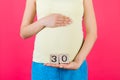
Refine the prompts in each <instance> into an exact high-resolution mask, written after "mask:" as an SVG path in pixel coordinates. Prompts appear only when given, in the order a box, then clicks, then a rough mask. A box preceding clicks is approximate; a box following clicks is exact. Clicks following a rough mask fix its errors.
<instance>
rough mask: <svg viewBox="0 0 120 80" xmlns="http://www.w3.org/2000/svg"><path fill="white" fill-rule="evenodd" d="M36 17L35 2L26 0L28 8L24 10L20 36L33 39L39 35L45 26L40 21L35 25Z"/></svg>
mask: <svg viewBox="0 0 120 80" xmlns="http://www.w3.org/2000/svg"><path fill="white" fill-rule="evenodd" d="M35 15H36V2H35V0H26V7H25V10H24V15H23V19H22V23H21V28H20V36H21V37H22V38H23V39H26V38H28V37H31V36H32V35H34V34H36V33H38V32H39V31H41V30H42V29H43V28H44V26H43V25H42V24H41V23H40V22H39V21H36V22H34V23H33V20H34V17H35Z"/></svg>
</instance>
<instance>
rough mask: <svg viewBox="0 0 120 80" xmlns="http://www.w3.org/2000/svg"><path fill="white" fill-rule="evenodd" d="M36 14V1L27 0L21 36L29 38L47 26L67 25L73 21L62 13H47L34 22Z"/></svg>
mask: <svg viewBox="0 0 120 80" xmlns="http://www.w3.org/2000/svg"><path fill="white" fill-rule="evenodd" d="M35 14H36V1H35V0H27V2H26V7H25V11H24V15H23V20H22V23H21V29H20V36H21V37H22V38H23V39H26V38H29V37H31V36H33V35H35V34H37V33H38V32H39V31H41V30H42V29H43V28H45V27H51V28H54V27H63V26H64V27H65V26H66V25H68V24H70V23H71V22H72V21H71V19H70V18H69V17H67V16H64V15H62V14H57V13H53V14H50V15H47V16H45V17H43V18H41V19H39V20H37V21H36V22H33V19H34V17H35Z"/></svg>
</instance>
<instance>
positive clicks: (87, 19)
mask: <svg viewBox="0 0 120 80" xmlns="http://www.w3.org/2000/svg"><path fill="white" fill-rule="evenodd" d="M84 10H85V12H84V17H83V20H84V24H85V26H86V38H85V41H84V43H83V46H82V48H81V50H80V51H79V53H78V55H77V56H76V58H75V61H77V62H79V64H80V65H81V64H82V62H83V61H84V60H85V58H86V57H87V55H88V54H89V52H90V50H91V49H92V47H93V45H94V43H95V41H96V39H97V26H96V19H95V14H94V8H93V4H92V0H84Z"/></svg>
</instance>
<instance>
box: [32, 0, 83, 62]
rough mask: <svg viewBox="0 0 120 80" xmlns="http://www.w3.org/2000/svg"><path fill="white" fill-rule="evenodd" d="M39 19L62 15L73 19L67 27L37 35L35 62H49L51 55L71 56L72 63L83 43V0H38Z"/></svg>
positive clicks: (45, 30) (44, 30) (42, 31)
mask: <svg viewBox="0 0 120 80" xmlns="http://www.w3.org/2000/svg"><path fill="white" fill-rule="evenodd" d="M36 10H37V19H40V18H42V17H45V16H47V15H49V14H52V13H60V14H63V15H65V16H68V17H70V18H71V19H72V23H71V24H69V25H66V26H65V27H56V28H48V27H45V28H44V29H43V30H41V31H40V32H39V33H37V34H36V37H35V43H34V51H33V61H36V62H44V63H45V62H49V61H50V59H49V56H50V54H69V60H70V61H72V60H73V59H74V57H75V56H76V54H77V53H78V51H79V49H80V47H81V45H82V42H83V32H82V16H83V11H84V9H83V0H36Z"/></svg>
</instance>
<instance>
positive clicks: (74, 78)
mask: <svg viewBox="0 0 120 80" xmlns="http://www.w3.org/2000/svg"><path fill="white" fill-rule="evenodd" d="M31 75H32V80H88V67H87V61H86V60H84V62H83V63H82V65H81V66H80V67H79V68H78V69H76V70H70V69H63V68H55V67H51V66H45V65H44V64H43V63H38V62H34V61H32V72H31Z"/></svg>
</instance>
